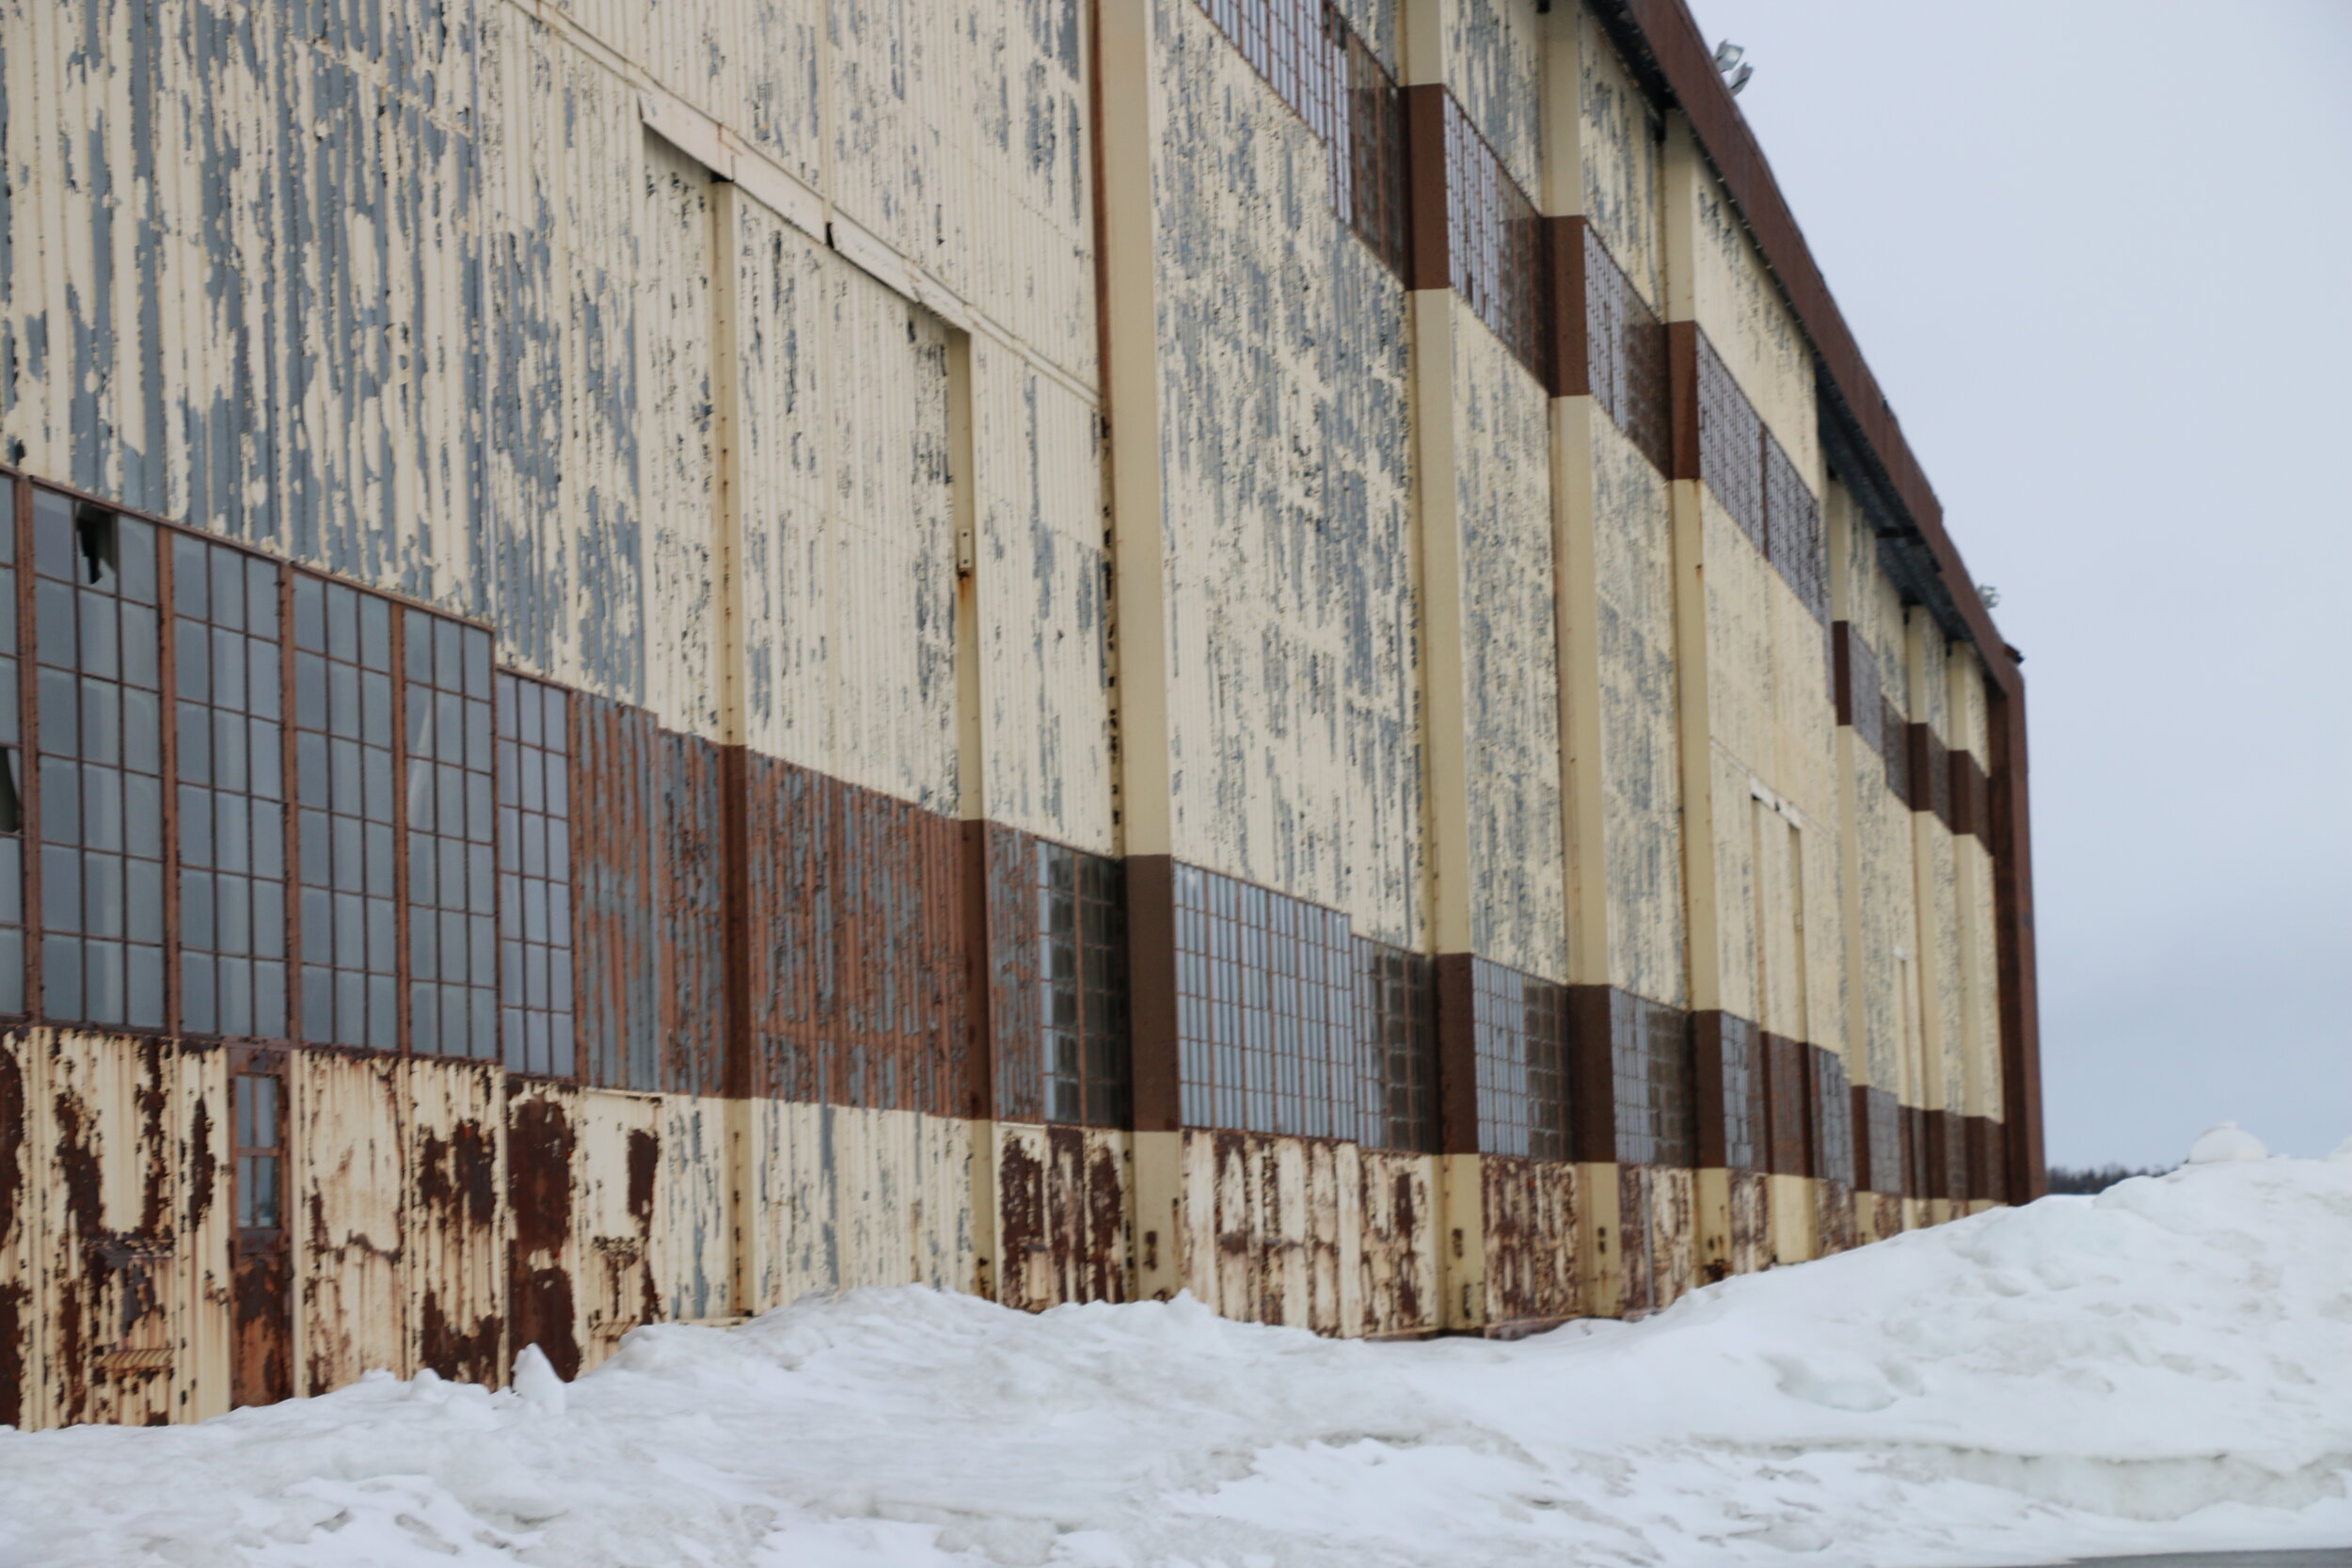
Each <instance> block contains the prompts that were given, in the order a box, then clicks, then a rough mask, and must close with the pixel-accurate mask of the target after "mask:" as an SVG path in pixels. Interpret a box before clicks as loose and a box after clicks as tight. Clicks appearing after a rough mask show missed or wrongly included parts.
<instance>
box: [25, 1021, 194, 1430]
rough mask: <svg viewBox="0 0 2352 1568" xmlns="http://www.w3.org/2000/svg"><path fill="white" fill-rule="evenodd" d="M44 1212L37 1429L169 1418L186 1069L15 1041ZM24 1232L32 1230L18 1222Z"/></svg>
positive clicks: (134, 1050) (37, 1257)
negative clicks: (181, 1075) (43, 1176)
mask: <svg viewBox="0 0 2352 1568" xmlns="http://www.w3.org/2000/svg"><path fill="white" fill-rule="evenodd" d="M19 1041H20V1044H19V1047H18V1052H17V1059H18V1062H19V1065H20V1068H24V1069H30V1070H29V1071H26V1072H25V1074H24V1076H25V1078H26V1079H27V1080H28V1082H27V1084H26V1088H27V1089H28V1090H29V1091H30V1093H29V1094H28V1100H29V1101H31V1103H30V1105H29V1106H28V1111H29V1114H28V1116H27V1117H26V1118H25V1121H26V1132H27V1134H28V1136H27V1138H26V1143H27V1145H28V1146H29V1150H28V1151H29V1152H34V1153H37V1154H40V1155H43V1156H45V1157H44V1158H42V1159H41V1162H40V1165H36V1166H34V1167H32V1168H34V1169H40V1168H43V1167H45V1168H46V1169H47V1171H48V1172H49V1175H48V1179H47V1180H35V1181H32V1182H30V1184H29V1185H28V1186H27V1188H26V1189H25V1196H27V1197H29V1198H30V1199H31V1201H32V1204H33V1205H34V1206H35V1212H32V1213H30V1214H28V1215H27V1216H26V1217H27V1218H28V1219H30V1220H31V1226H30V1227H29V1228H30V1230H31V1232H32V1234H31V1236H30V1237H28V1238H27V1239H28V1240H30V1241H32V1242H33V1245H32V1246H31V1247H29V1248H26V1249H25V1253H26V1260H27V1261H28V1262H29V1263H30V1265H31V1267H32V1270H33V1278H32V1280H31V1285H32V1290H31V1292H30V1294H31V1302H30V1305H31V1307H32V1311H33V1314H34V1323H33V1325H32V1332H31V1333H30V1334H28V1335H26V1336H24V1343H25V1345H26V1354H25V1362H26V1365H25V1369H24V1373H23V1374H21V1375H22V1376H23V1377H24V1387H23V1392H22V1393H21V1395H20V1403H21V1405H22V1406H23V1410H22V1414H23V1415H24V1418H25V1421H26V1424H28V1425H40V1426H56V1425H65V1424H68V1423H72V1422H78V1421H109V1422H117V1423H122V1424H127V1425H147V1424H153V1423H158V1422H162V1421H166V1420H169V1419H171V1418H173V1417H174V1415H175V1414H176V1413H177V1412H178V1408H179V1403H180V1402H179V1400H178V1399H177V1397H176V1394H177V1390H176V1388H175V1385H176V1384H178V1383H179V1382H180V1381H181V1373H180V1370H179V1361H180V1354H179V1352H180V1338H181V1331H182V1330H183V1328H184V1326H185V1315H186V1310H187V1304H186V1295H187V1284H188V1271H187V1269H186V1266H185V1259H184V1258H183V1256H182V1254H181V1247H182V1245H183V1237H182V1235H181V1231H180V1221H181V1220H182V1218H183V1210H182V1207H181V1204H182V1199H183V1182H182V1180H181V1179H180V1155H181V1154H182V1152H183V1147H182V1141H181V1137H180V1128H179V1126H178V1113H179V1112H180V1111H181V1110H182V1109H183V1105H182V1101H181V1097H180V1095H179V1093H178V1086H179V1085H178V1083H177V1079H178V1069H177V1064H176V1062H174V1061H173V1060H172V1059H171V1054H170V1048H169V1047H167V1046H166V1045H165V1044H164V1043H163V1042H162V1041H160V1040H156V1039H142V1040H130V1039H123V1038H119V1037H105V1036H89V1035H81V1034H73V1033H66V1032H53V1031H48V1030H41V1031H28V1032H26V1033H25V1034H24V1035H23V1036H20V1037H19ZM20 1223H23V1222H20Z"/></svg>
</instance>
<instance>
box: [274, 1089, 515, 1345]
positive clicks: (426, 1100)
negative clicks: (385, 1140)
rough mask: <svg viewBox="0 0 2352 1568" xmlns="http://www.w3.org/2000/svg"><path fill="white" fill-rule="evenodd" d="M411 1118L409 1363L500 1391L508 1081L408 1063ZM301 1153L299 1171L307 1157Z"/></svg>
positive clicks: (406, 1221)
mask: <svg viewBox="0 0 2352 1568" xmlns="http://www.w3.org/2000/svg"><path fill="white" fill-rule="evenodd" d="M402 1075H403V1077H404V1078H405V1081H406V1092H405V1096H404V1101H405V1105H406V1108H407V1111H408V1117H407V1122H406V1125H405V1128H404V1129H403V1132H404V1133H405V1143H406V1150H407V1152H406V1157H405V1162H404V1170H403V1173H402V1178H401V1185H400V1192H401V1194H402V1195H403V1196H404V1199H405V1201H404V1202H403V1205H402V1207H403V1214H402V1231H403V1241H402V1246H401V1263H402V1266H403V1269H404V1272H405V1275H406V1291H405V1304H404V1305H405V1315H406V1322H407V1323H408V1324H409V1333H410V1335H411V1337H412V1338H411V1343H410V1345H409V1347H408V1354H406V1355H405V1356H404V1357H403V1363H402V1364H403V1365H404V1367H405V1366H417V1367H430V1368H432V1369H433V1370H435V1371H437V1372H438V1373H440V1374H441V1375H442V1376H443V1377H449V1378H457V1379H461V1380H463V1381H465V1382H468V1383H483V1384H497V1383H501V1382H503V1381H504V1378H505V1371H506V1326H507V1323H506V1313H507V1280H506V1243H507V1240H508V1232H509V1230H510V1228H511V1227H512V1223H513V1213H512V1212H511V1211H510V1209H509V1207H508V1204H507V1184H506V1180H505V1177H506V1170H505V1153H506V1141H507V1140H506V1075H505V1074H504V1073H503V1072H502V1071H501V1070H499V1069H497V1068H496V1067H493V1066H489V1065H486V1064H483V1063H476V1062H453V1061H434V1060H430V1059H426V1058H422V1057H418V1058H412V1059H411V1060H409V1061H407V1062H405V1063H404V1064H402ZM295 1148H296V1161H297V1164H298V1163H299V1162H300V1160H301V1158H302V1151H301V1148H300V1146H299V1145H297V1146H295Z"/></svg>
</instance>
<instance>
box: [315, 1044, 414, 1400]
mask: <svg viewBox="0 0 2352 1568" xmlns="http://www.w3.org/2000/svg"><path fill="white" fill-rule="evenodd" d="M407 1087H408V1078H407V1070H406V1064H405V1063H404V1062H402V1061H401V1060H400V1059H399V1058H398V1057H391V1056H358V1055H349V1054H344V1053H334V1052H297V1053H294V1055H293V1056H292V1057H290V1058H289V1060H288V1063H287V1088H288V1091H289V1093H288V1099H289V1101H290V1108H291V1117H290V1118H289V1119H290V1126H289V1129H288V1133H287V1137H288V1141H289V1143H290V1145H291V1146H292V1147H293V1148H295V1149H298V1150H300V1154H299V1156H298V1158H296V1159H295V1160H294V1163H293V1169H294V1176H295V1178H296V1180H294V1182H293V1183H292V1207H291V1212H289V1214H288V1215H287V1223H288V1225H289V1226H290V1227H292V1229H293V1231H294V1277H295V1280H296V1281H297V1283H298V1290H299V1294H298V1297H297V1307H296V1311H295V1320H294V1356H295V1365H296V1369H297V1372H296V1379H295V1382H296V1386H297V1387H298V1388H299V1389H300V1390H301V1391H302V1392H304V1393H306V1394H324V1393H326V1392H327V1391H328V1390H329V1389H333V1388H340V1387H342V1386H343V1385H344V1384H346V1383H351V1382H355V1381H357V1380H358V1377H359V1375H360V1374H361V1373H362V1372H365V1371H367V1370H369V1369H371V1368H376V1367H381V1368H384V1369H386V1370H390V1371H393V1372H396V1373H401V1374H403V1375H405V1373H406V1372H407V1370H408V1356H409V1349H410V1341H409V1336H408V1328H407V1313H406V1311H405V1303H406V1292H405V1289H404V1285H405V1280H404V1275H405V1262H404V1258H403V1254H404V1252H405V1243H406V1226H405V1214H404V1212H403V1210H404V1203H403V1197H404V1195H405V1191H406V1186H407V1179H406V1170H405V1151H406V1149H407V1147H408V1132H407V1122H408V1115H409V1113H408V1109H407V1098H408V1096H407Z"/></svg>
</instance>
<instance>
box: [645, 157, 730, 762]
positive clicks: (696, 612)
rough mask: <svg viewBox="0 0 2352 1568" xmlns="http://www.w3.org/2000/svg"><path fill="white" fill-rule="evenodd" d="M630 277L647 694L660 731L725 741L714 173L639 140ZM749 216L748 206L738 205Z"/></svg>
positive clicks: (647, 702) (646, 704) (648, 703)
mask: <svg viewBox="0 0 2352 1568" xmlns="http://www.w3.org/2000/svg"><path fill="white" fill-rule="evenodd" d="M639 135H640V137H641V145H642V149H643V150H642V153H641V156H642V158H643V159H644V173H643V175H642V176H641V177H640V180H639V183H638V185H637V188H638V189H639V190H640V191H641V192H642V193H643V194H642V197H641V206H640V210H639V214H638V235H639V243H638V245H637V247H636V248H637V254H636V256H635V258H634V263H635V264H634V270H633V272H632V273H631V274H629V275H628V280H629V285H630V287H631V288H632V289H633V290H634V293H635V298H634V302H633V303H634V321H635V324H636V330H635V333H634V339H635V346H636V350H637V364H636V367H635V375H636V378H637V386H636V388H635V392H636V396H635V398H634V410H635V416H636V420H637V430H636V432H635V435H634V437H633V439H634V441H635V444H636V448H637V461H636V475H635V477H636V481H637V491H638V498H639V504H640V505H641V506H642V508H643V509H644V511H643V515H644V519H645V521H644V530H643V535H642V538H641V542H640V544H639V551H640V555H641V559H642V561H643V562H644V564H643V567H642V570H643V573H644V595H645V629H646V637H645V652H644V661H645V662H644V695H643V696H642V697H639V698H637V699H636V700H637V701H639V702H642V703H643V704H644V705H645V706H646V707H649V708H651V709H652V710H653V712H654V714H655V716H656V717H657V718H658V719H660V721H661V724H662V726H663V727H664V728H665V729H670V730H675V731H678V732H680V733H682V734H685V735H689V736H695V737H697V738H701V739H708V740H715V739H718V738H720V715H719V699H720V682H719V669H718V665H717V660H718V658H719V651H718V648H717V637H718V634H719V624H718V623H719V618H718V601H717V588H716V583H715V580H714V573H715V569H716V561H715V555H716V549H717V535H716V530H715V526H714V525H715V514H714V508H715V507H716V505H717V486H718V483H719V473H718V452H717V450H716V448H715V445H714V442H715V438H716V436H715V432H714V429H713V424H712V404H713V397H714V388H713V386H712V379H711V377H712V370H713V344H712V333H711V313H712V307H711V274H712V271H713V267H714V258H713V255H712V250H713V242H712V230H713V219H712V216H711V210H710V209H711V195H710V175H709V172H708V170H707V169H705V168H704V167H703V166H702V165H700V164H698V163H696V162H695V161H694V160H693V159H692V158H690V157H688V156H687V155H686V154H685V153H683V152H681V151H679V150H677V149H675V148H674V147H672V146H671V145H670V144H669V143H667V142H665V141H663V140H661V139H660V137H658V136H655V135H652V134H651V133H648V132H641V133H640V134H639ZM742 207H743V209H744V210H746V211H748V210H749V209H750V204H749V203H744V204H742Z"/></svg>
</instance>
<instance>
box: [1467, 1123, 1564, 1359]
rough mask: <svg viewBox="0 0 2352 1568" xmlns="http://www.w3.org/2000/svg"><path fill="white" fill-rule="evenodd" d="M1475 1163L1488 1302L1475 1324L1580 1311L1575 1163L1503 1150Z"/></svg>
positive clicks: (1527, 1321)
mask: <svg viewBox="0 0 2352 1568" xmlns="http://www.w3.org/2000/svg"><path fill="white" fill-rule="evenodd" d="M1480 1166H1481V1168H1480V1173H1479V1177H1480V1191H1481V1198H1482V1207H1483V1212H1484V1214H1485V1218H1486V1302H1485V1304H1484V1305H1485V1308H1486V1310H1485V1312H1484V1314H1483V1316H1481V1317H1479V1318H1478V1319H1477V1320H1476V1321H1479V1322H1483V1323H1486V1324H1487V1325H1489V1326H1490V1327H1492V1328H1500V1329H1505V1330H1508V1329H1510V1328H1511V1327H1513V1326H1514V1325H1532V1324H1538V1323H1551V1322H1554V1321H1557V1320H1558V1319H1562V1318H1573V1317H1576V1316H1578V1315H1580V1314H1581V1313H1582V1312H1583V1311H1584V1310H1585V1304H1584V1300H1583V1293H1582V1291H1581V1281H1580V1280H1579V1279H1578V1277H1577V1275H1578V1268H1577V1235H1578V1232H1579V1231H1580V1229H1581V1205H1582V1201H1583V1195H1582V1192H1581V1182H1580V1180H1579V1172H1578V1169H1577V1167H1576V1166H1575V1165H1572V1164H1568V1163H1567V1162H1565V1161H1564V1160H1525V1159H1516V1158H1512V1157H1510V1156H1506V1155H1500V1154H1489V1155H1486V1156H1485V1157H1484V1158H1483V1159H1482V1160H1481V1162H1480ZM1449 1244H1452V1242H1451V1239H1449Z"/></svg>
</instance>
